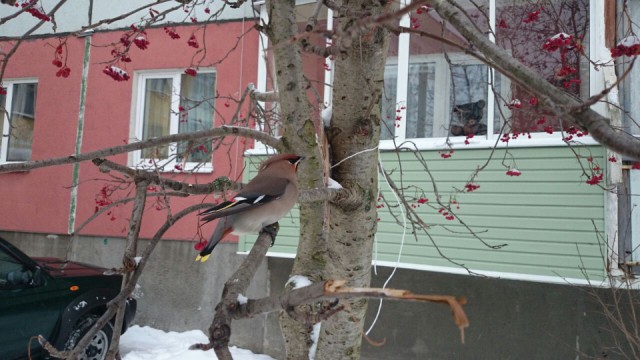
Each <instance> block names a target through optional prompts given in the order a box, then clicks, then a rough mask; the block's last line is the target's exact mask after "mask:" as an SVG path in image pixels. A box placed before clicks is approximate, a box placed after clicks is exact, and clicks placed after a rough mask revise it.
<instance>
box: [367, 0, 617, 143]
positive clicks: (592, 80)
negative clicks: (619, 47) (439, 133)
mask: <svg viewBox="0 0 640 360" xmlns="http://www.w3.org/2000/svg"><path fill="white" fill-rule="evenodd" d="M401 2H402V6H405V5H406V4H407V3H408V2H409V1H407V0H402V1H401ZM596 3H597V1H594V0H591V1H590V2H589V9H590V15H591V16H593V12H594V9H595V8H596V5H598V4H596ZM597 7H598V8H600V5H598V6H597ZM489 19H490V22H491V24H490V26H491V28H492V29H494V30H495V23H496V0H489ZM590 24H591V22H590ZM400 26H401V27H409V26H410V19H409V15H408V14H406V15H405V16H403V17H402V19H401V20H400ZM594 32H595V30H594V26H593V25H590V28H589V38H590V41H589V53H590V57H591V58H594V59H597V58H601V57H602V53H603V52H604V53H606V51H607V49H606V48H603V47H602V44H600V43H599V42H598V41H594V40H593V39H594V38H595V37H596V36H600V35H599V34H596V33H594ZM410 36H411V35H410V34H409V33H401V34H400V35H399V36H398V37H399V38H398V56H397V60H396V61H397V66H398V78H397V79H398V80H397V84H396V89H397V90H396V104H399V105H400V104H406V103H407V82H408V76H409V59H410V55H409V54H410V52H409V42H410V41H409V40H410ZM490 40H491V41H495V39H494V38H493V36H492V35H491V36H490ZM448 55H449V57H450V59H451V61H452V63H454V64H466V63H468V64H475V63H478V64H480V61H478V60H475V59H473V60H471V58H470V57H469V56H467V55H464V54H453V53H450V54H448ZM418 56H419V55H418ZM431 56H438V55H431V54H430V55H425V58H426V57H431ZM439 56H442V55H439ZM415 57H416V55H413V56H411V58H415ZM443 61H444V60H443ZM590 68H591V71H590V76H589V88H590V89H589V92H590V95H591V96H593V95H596V94H598V93H599V92H600V91H602V90H603V89H604V82H602V81H601V75H599V74H597V71H594V69H593V64H591V65H590ZM443 71H445V74H448V73H449V72H448V71H449V69H448V64H447V63H446V61H444V64H442V62H440V61H439V60H438V61H437V63H436V83H435V87H436V88H437V89H443V88H444V87H442V86H446V88H445V89H446V90H447V91H441V92H440V93H442V94H444V93H446V96H445V99H443V100H442V101H436V102H435V104H434V117H436V118H437V117H438V116H446V119H448V118H449V114H448V107H449V91H450V77H448V76H443V74H439V73H440V72H443ZM488 71H489V76H490V77H492V76H493V74H494V71H493V69H492V68H491V67H488ZM594 75H597V76H594ZM502 80H503V81H506V80H507V79H506V77H503V78H502ZM507 85H508V84H503V86H502V89H501V96H502V97H503V98H505V99H507V100H508V99H509V96H510V94H509V91H508V90H507V89H508V86H507ZM487 86H488V87H489V89H488V93H487V94H488V95H487V99H486V100H487V122H486V125H487V135H486V136H485V135H476V136H474V137H473V138H471V139H468V142H469V144H465V140H467V139H466V137H465V136H450V137H448V138H447V137H432V138H417V139H413V138H412V139H407V138H406V136H405V135H406V131H407V128H406V121H404V119H406V116H407V111H406V108H405V109H403V108H402V106H399V107H398V110H399V112H398V113H397V115H398V116H400V117H401V119H403V120H401V121H400V122H399V124H398V125H399V126H398V127H395V128H394V130H395V136H394V140H381V141H380V149H382V150H394V149H396V148H397V147H398V146H399V145H400V144H402V143H403V142H405V141H406V140H410V141H411V142H412V143H413V144H415V145H416V147H417V148H418V149H419V150H442V149H444V148H448V147H449V146H451V147H452V148H454V149H484V148H494V147H496V146H497V147H499V148H501V147H507V146H508V147H540V146H566V143H565V142H564V141H563V140H562V138H563V136H564V135H563V132H562V131H555V132H554V133H553V134H548V133H546V132H532V133H531V138H530V139H529V138H528V137H527V136H520V137H519V138H518V139H511V140H509V142H508V143H504V142H501V141H499V138H500V136H501V134H494V133H493V123H494V121H493V120H494V115H493V114H494V109H495V94H493V91H492V90H491V85H490V84H488V85H487ZM519 100H520V101H522V102H525V101H527V100H526V99H519ZM594 108H595V109H596V111H599V112H602V110H603V109H602V108H601V105H600V104H596V105H595V106H594ZM503 110H507V111H508V109H507V108H506V107H504V109H503ZM447 141H448V143H447ZM579 141H580V143H582V144H584V145H596V144H597V142H596V141H595V140H594V139H593V138H592V137H591V136H590V135H588V136H584V137H582V138H580V140H579ZM411 146H412V147H413V145H411Z"/></svg>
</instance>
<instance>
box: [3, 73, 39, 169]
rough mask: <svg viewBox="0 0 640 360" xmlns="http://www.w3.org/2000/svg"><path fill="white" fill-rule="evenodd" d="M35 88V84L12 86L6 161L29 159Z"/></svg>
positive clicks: (33, 119)
mask: <svg viewBox="0 0 640 360" xmlns="http://www.w3.org/2000/svg"><path fill="white" fill-rule="evenodd" d="M37 86H38V85H37V84H35V83H28V84H14V85H13V94H12V96H13V99H12V101H11V112H10V114H9V124H10V126H9V129H8V131H9V138H8V148H7V161H27V160H30V159H31V146H32V144H33V128H34V125H35V103H36V90H37Z"/></svg>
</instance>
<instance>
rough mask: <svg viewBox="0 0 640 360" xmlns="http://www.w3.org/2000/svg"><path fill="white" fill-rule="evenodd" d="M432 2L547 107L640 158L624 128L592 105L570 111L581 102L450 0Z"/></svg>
mask: <svg viewBox="0 0 640 360" xmlns="http://www.w3.org/2000/svg"><path fill="white" fill-rule="evenodd" d="M431 6H432V7H433V8H434V9H435V10H436V11H437V12H438V14H440V16H441V17H442V18H443V19H445V20H447V21H449V23H451V25H453V27H454V28H455V29H456V30H457V31H458V32H460V34H462V36H464V37H465V39H467V40H468V41H469V42H470V43H471V44H473V45H474V46H475V47H476V48H477V49H478V51H480V52H481V53H483V54H484V55H485V56H486V57H487V58H488V59H489V60H491V61H493V62H495V63H496V64H499V65H500V67H501V68H502V71H505V72H506V73H507V74H511V76H515V75H517V77H518V78H520V79H521V81H522V82H525V83H526V84H527V88H528V89H529V90H530V91H531V92H532V93H533V94H535V95H536V96H537V97H538V98H540V99H543V101H544V102H547V105H549V106H550V107H553V106H554V105H555V106H556V108H564V110H565V113H564V114H561V115H564V116H565V117H567V118H568V119H570V120H571V121H573V122H574V123H576V124H578V125H580V126H582V127H584V128H586V129H587V130H588V131H589V133H590V134H591V136H593V138H594V139H595V140H597V141H598V142H599V143H600V144H602V145H604V146H605V147H607V148H609V149H611V150H613V151H615V152H617V153H620V154H623V155H627V156H629V157H632V158H634V159H640V140H638V139H636V138H635V137H633V136H632V135H630V134H627V133H625V132H624V131H619V130H616V129H614V128H613V127H612V126H611V125H610V124H609V122H608V120H607V118H605V117H604V116H602V115H600V114H598V113H597V112H596V111H594V110H592V109H583V110H582V109H581V110H582V111H571V110H573V109H580V105H581V102H580V101H578V100H577V99H575V98H574V97H572V96H570V95H569V94H567V93H565V92H564V91H562V90H561V89H559V88H557V87H555V86H553V84H551V83H549V82H548V81H546V80H545V79H544V78H541V77H540V74H538V73H537V72H535V71H533V70H532V69H530V68H529V67H527V66H525V65H523V64H522V63H520V62H519V61H518V60H516V59H514V58H513V57H511V56H510V55H509V54H508V53H507V52H506V51H505V50H503V49H501V48H499V47H498V46H497V45H496V44H494V43H492V42H491V41H489V39H488V38H487V37H486V36H484V35H483V34H480V33H478V32H477V31H475V29H474V28H473V26H471V25H470V24H469V21H468V20H467V19H464V18H463V17H462V16H461V14H460V11H459V10H457V9H456V8H455V7H454V6H452V4H451V1H449V0H434V1H432V2H431Z"/></svg>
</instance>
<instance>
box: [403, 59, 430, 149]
mask: <svg viewBox="0 0 640 360" xmlns="http://www.w3.org/2000/svg"><path fill="white" fill-rule="evenodd" d="M435 77H436V66H435V63H434V62H415V63H410V64H409V80H408V81H407V119H406V121H407V134H406V137H407V138H421V137H432V136H433V133H434V128H433V126H434V123H433V120H434V103H435V96H434V95H435V93H434V89H435Z"/></svg>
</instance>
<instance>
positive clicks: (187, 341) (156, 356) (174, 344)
mask: <svg viewBox="0 0 640 360" xmlns="http://www.w3.org/2000/svg"><path fill="white" fill-rule="evenodd" d="M206 342H208V339H207V336H206V335H205V334H204V333H203V332H202V331H200V330H191V331H185V332H173V331H170V332H165V331H162V330H158V329H154V328H151V327H148V326H144V327H140V326H138V325H134V326H132V327H130V328H129V330H127V332H126V333H124V334H123V335H122V338H120V352H121V354H122V359H123V360H169V359H171V360H175V359H179V360H212V359H216V356H215V354H214V352H213V350H209V351H202V350H189V346H191V345H193V344H195V343H206ZM231 355H233V358H234V360H274V359H273V358H272V357H270V356H267V355H258V354H254V353H252V352H251V351H249V350H245V349H240V348H237V347H235V346H234V347H231Z"/></svg>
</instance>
